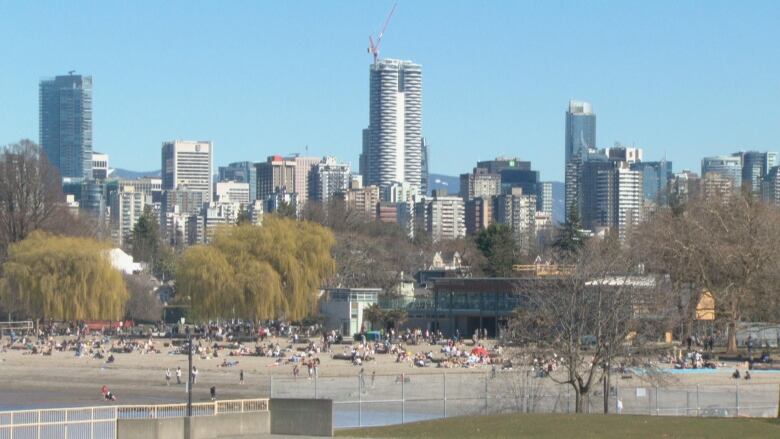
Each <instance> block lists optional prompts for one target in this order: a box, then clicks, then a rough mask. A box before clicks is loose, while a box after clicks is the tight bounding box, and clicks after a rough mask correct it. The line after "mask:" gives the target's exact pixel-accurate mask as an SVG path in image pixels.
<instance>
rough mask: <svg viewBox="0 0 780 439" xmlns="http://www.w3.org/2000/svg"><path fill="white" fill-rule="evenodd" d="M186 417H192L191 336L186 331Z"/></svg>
mask: <svg viewBox="0 0 780 439" xmlns="http://www.w3.org/2000/svg"><path fill="white" fill-rule="evenodd" d="M187 365H188V366H187V417H190V416H192V334H190V333H189V331H187Z"/></svg>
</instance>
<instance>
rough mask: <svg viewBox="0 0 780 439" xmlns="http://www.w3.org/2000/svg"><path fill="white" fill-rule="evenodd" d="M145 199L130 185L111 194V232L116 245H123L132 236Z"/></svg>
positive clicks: (143, 194)
mask: <svg viewBox="0 0 780 439" xmlns="http://www.w3.org/2000/svg"><path fill="white" fill-rule="evenodd" d="M147 197H149V198H151V197H150V196H148V195H146V194H145V193H144V192H142V191H136V190H135V188H134V187H133V186H131V185H120V186H119V187H118V189H117V190H116V191H114V193H112V194H111V231H112V234H113V235H114V240H115V242H116V244H117V245H119V246H122V245H124V244H125V243H126V242H127V241H128V240H129V239H130V238H131V236H132V232H133V228H134V227H135V224H136V223H137V222H138V219H139V218H140V217H141V215H142V214H143V212H144V207H145V206H146V204H147V201H148V200H147Z"/></svg>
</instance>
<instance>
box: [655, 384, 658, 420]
mask: <svg viewBox="0 0 780 439" xmlns="http://www.w3.org/2000/svg"><path fill="white" fill-rule="evenodd" d="M655 415H656V416H658V385H657V384H656V386H655Z"/></svg>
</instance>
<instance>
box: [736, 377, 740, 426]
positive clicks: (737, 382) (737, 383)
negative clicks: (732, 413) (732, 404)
mask: <svg viewBox="0 0 780 439" xmlns="http://www.w3.org/2000/svg"><path fill="white" fill-rule="evenodd" d="M736 386H737V417H739V380H737V381H736Z"/></svg>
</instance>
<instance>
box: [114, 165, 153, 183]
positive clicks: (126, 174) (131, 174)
mask: <svg viewBox="0 0 780 439" xmlns="http://www.w3.org/2000/svg"><path fill="white" fill-rule="evenodd" d="M111 176H112V177H116V178H124V179H127V180H133V179H136V178H141V177H159V176H160V170H159V169H158V170H156V171H149V172H138V171H131V170H129V169H122V168H114V173H113V174H111Z"/></svg>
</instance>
